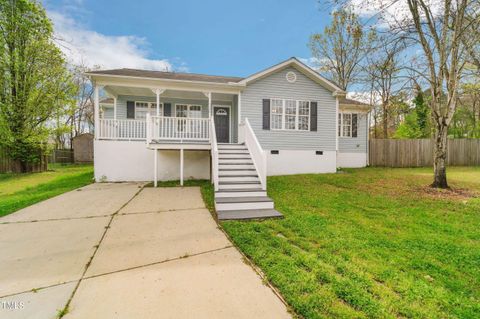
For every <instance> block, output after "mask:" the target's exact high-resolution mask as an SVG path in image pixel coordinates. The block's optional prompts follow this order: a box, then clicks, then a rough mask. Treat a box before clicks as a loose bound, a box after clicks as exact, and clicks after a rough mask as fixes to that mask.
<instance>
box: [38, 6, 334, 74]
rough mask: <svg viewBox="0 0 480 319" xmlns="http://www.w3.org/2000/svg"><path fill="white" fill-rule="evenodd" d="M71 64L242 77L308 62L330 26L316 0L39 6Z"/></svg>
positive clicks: (324, 11)
mask: <svg viewBox="0 0 480 319" xmlns="http://www.w3.org/2000/svg"><path fill="white" fill-rule="evenodd" d="M42 3H43V5H44V7H45V8H46V10H47V14H48V16H49V17H50V19H51V20H52V21H53V23H54V29H55V33H56V37H57V39H58V40H57V41H58V42H59V44H60V47H61V48H62V50H63V51H64V52H65V54H66V56H67V58H68V59H69V60H70V62H74V63H79V62H82V63H83V64H86V65H88V66H90V67H92V66H94V65H98V66H100V67H101V68H102V69H109V68H122V67H125V68H140V69H152V70H165V69H168V70H171V71H176V72H192V73H205V74H213V75H226V76H248V75H250V74H253V73H255V72H258V71H260V70H262V69H265V68H267V67H270V66H272V65H274V64H276V63H279V62H281V61H283V60H286V59H288V58H290V57H292V56H295V57H298V58H301V59H303V60H304V61H307V62H308V61H311V53H310V50H309V48H308V46H307V44H308V40H309V37H310V35H311V34H312V33H315V32H320V31H322V30H323V28H324V27H325V26H326V25H327V24H329V23H330V15H329V12H328V11H327V10H326V8H322V7H321V5H319V3H318V1H317V0H256V1H255V0H242V1H231V0H223V1H221V0H203V1H198V0H197V1H194V0H170V1H165V0H162V1H154V0H145V1H144V0H137V1H124V0H122V1H102V0H96V1H95V0H69V1H68V0H44V1H43V2H42Z"/></svg>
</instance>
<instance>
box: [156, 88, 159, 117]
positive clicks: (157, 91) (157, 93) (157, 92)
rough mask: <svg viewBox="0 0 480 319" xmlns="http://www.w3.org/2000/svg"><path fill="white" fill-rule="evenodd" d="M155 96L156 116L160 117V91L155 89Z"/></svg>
mask: <svg viewBox="0 0 480 319" xmlns="http://www.w3.org/2000/svg"><path fill="white" fill-rule="evenodd" d="M155 94H156V95H157V116H160V90H159V89H156V90H155Z"/></svg>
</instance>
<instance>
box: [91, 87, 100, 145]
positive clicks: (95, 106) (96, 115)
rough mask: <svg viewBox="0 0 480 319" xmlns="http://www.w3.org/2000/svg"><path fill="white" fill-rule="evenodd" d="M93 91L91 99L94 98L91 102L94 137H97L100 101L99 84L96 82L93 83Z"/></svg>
mask: <svg viewBox="0 0 480 319" xmlns="http://www.w3.org/2000/svg"><path fill="white" fill-rule="evenodd" d="M94 85H95V88H94V92H93V95H94V97H93V99H94V104H93V113H94V121H95V126H94V128H95V139H98V136H99V133H100V132H99V131H100V101H99V92H98V91H99V86H98V85H97V84H94Z"/></svg>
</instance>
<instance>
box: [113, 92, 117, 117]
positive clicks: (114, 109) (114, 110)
mask: <svg viewBox="0 0 480 319" xmlns="http://www.w3.org/2000/svg"><path fill="white" fill-rule="evenodd" d="M113 119H114V120H116V119H117V98H116V97H114V98H113Z"/></svg>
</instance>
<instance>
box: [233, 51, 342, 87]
mask: <svg viewBox="0 0 480 319" xmlns="http://www.w3.org/2000/svg"><path fill="white" fill-rule="evenodd" d="M288 67H293V68H295V69H296V70H298V71H299V72H301V73H302V74H304V75H305V76H307V77H309V78H310V79H311V80H313V81H315V82H316V83H318V84H319V85H321V86H322V87H324V88H325V89H327V90H329V91H330V92H332V93H334V94H337V95H345V92H344V91H343V90H342V89H341V88H339V87H338V86H337V85H335V84H334V83H332V82H330V81H329V80H327V79H325V78H324V77H323V76H321V75H320V74H319V73H318V72H316V71H315V70H313V69H312V68H310V67H309V66H307V65H306V64H304V63H302V62H300V61H299V60H298V59H297V58H294V57H292V58H290V59H288V60H286V61H283V62H281V63H278V64H276V65H274V66H271V67H269V68H268V69H265V70H263V71H260V72H257V73H255V74H252V75H250V76H249V77H247V78H245V79H243V80H241V81H239V82H238V83H239V84H245V85H248V84H249V83H252V82H255V81H257V80H260V79H263V78H265V77H267V76H269V75H271V74H273V73H275V72H278V71H280V70H283V69H285V68H288Z"/></svg>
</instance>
